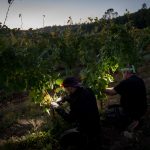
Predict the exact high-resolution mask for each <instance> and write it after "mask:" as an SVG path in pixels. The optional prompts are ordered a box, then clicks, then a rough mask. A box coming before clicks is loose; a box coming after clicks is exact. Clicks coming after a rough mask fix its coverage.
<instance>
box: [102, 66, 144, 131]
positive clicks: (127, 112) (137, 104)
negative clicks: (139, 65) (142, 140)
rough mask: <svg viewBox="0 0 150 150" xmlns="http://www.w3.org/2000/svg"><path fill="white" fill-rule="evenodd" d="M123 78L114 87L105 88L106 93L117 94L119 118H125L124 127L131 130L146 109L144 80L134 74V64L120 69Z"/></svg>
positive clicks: (137, 123)
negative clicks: (118, 96)
mask: <svg viewBox="0 0 150 150" xmlns="http://www.w3.org/2000/svg"><path fill="white" fill-rule="evenodd" d="M122 72H123V79H124V80H122V81H121V82H120V83H119V84H118V85H117V86H116V87H113V88H107V89H106V90H105V93H106V94H108V95H115V94H119V95H120V96H121V97H120V108H121V109H120V110H121V111H120V110H119V111H118V112H119V113H120V117H121V119H123V118H124V119H125V120H126V121H127V122H125V124H124V125H125V127H126V126H127V129H128V130H130V131H133V130H134V129H135V128H136V127H137V126H138V125H139V121H140V119H141V117H142V116H143V115H144V114H145V113H146V110H147V98H146V88H145V84H144V81H143V80H142V79H141V78H140V77H138V76H137V75H136V74H135V69H134V66H132V67H130V68H125V69H123V70H122Z"/></svg>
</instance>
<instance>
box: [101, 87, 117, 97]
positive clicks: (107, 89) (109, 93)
mask: <svg viewBox="0 0 150 150" xmlns="http://www.w3.org/2000/svg"><path fill="white" fill-rule="evenodd" d="M104 93H105V94H107V95H110V96H112V95H116V94H117V92H116V91H115V89H114V87H112V88H106V89H105V90H104Z"/></svg>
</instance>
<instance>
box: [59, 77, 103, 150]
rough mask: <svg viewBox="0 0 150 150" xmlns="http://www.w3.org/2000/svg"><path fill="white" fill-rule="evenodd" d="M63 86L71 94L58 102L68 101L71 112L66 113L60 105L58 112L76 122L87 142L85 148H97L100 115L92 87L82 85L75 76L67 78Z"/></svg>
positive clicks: (78, 129) (79, 131)
mask: <svg viewBox="0 0 150 150" xmlns="http://www.w3.org/2000/svg"><path fill="white" fill-rule="evenodd" d="M62 86H63V87H64V88H65V90H66V91H67V92H68V93H69V95H68V96H66V97H64V98H61V99H59V100H58V101H57V103H58V104H61V103H63V102H66V101H67V102H68V103H69V106H70V112H69V113H66V112H65V111H64V110H62V109H61V108H60V107H58V108H57V109H56V110H57V112H58V113H59V114H60V115H61V116H62V117H63V118H64V119H65V120H67V121H72V122H75V123H76V130H75V131H78V133H79V134H80V135H81V136H82V137H84V141H86V142H85V143H86V144H87V145H86V144H85V145H84V148H85V147H86V148H85V149H93V150H95V149H96V148H94V146H96V140H98V137H99V134H100V116H99V111H98V107H97V103H96V98H95V95H94V93H93V91H92V90H91V89H90V88H85V87H83V86H81V85H80V83H79V82H78V80H77V79H76V78H74V77H68V78H66V79H65V80H64V81H63V84H62ZM73 130H74V129H73ZM67 132H68V131H67ZM74 137H75V136H74ZM76 140H77V139H76ZM80 146H81V145H80ZM82 149H83V147H82Z"/></svg>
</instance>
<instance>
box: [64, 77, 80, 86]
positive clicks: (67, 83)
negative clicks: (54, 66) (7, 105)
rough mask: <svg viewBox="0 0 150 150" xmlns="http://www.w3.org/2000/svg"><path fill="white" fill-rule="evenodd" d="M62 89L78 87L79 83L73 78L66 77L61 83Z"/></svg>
mask: <svg viewBox="0 0 150 150" xmlns="http://www.w3.org/2000/svg"><path fill="white" fill-rule="evenodd" d="M62 86H63V87H80V83H79V81H78V80H77V79H76V78H75V77H67V78H66V79H65V80H64V81H63V83H62Z"/></svg>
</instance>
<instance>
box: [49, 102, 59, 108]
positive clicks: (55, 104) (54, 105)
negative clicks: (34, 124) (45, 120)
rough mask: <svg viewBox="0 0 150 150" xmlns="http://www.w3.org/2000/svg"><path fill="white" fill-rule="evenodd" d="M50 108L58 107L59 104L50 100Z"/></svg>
mask: <svg viewBox="0 0 150 150" xmlns="http://www.w3.org/2000/svg"><path fill="white" fill-rule="evenodd" d="M50 106H51V108H53V109H58V108H59V104H58V103H56V102H51V105H50Z"/></svg>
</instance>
